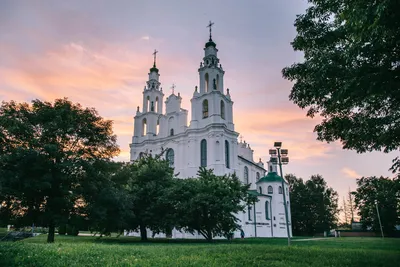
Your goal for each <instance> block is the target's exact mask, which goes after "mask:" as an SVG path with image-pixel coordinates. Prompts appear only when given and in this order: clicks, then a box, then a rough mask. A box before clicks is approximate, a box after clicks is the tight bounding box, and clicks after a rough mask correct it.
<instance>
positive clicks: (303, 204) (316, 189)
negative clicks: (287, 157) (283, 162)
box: [285, 174, 339, 235]
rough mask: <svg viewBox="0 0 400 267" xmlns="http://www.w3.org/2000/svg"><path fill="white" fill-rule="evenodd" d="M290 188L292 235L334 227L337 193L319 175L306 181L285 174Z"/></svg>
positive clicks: (308, 233)
mask: <svg viewBox="0 0 400 267" xmlns="http://www.w3.org/2000/svg"><path fill="white" fill-rule="evenodd" d="M285 178H286V179H287V181H288V182H289V188H290V201H291V204H290V209H291V215H292V231H293V234H294V235H314V234H316V233H322V232H324V231H329V230H331V229H332V228H334V227H335V226H336V224H337V216H338V212H339V210H338V195H337V192H336V191H334V190H333V189H332V188H330V187H328V186H327V184H326V182H325V180H324V178H323V177H322V176H320V175H313V176H311V179H310V180H307V181H306V182H304V181H303V179H302V178H297V177H296V176H294V175H291V174H289V175H286V177H285Z"/></svg>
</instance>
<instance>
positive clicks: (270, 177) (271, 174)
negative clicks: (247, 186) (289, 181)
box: [256, 172, 286, 184]
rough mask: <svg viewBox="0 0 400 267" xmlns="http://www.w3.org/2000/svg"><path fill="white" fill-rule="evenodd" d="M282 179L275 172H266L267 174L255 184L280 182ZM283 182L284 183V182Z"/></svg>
mask: <svg viewBox="0 0 400 267" xmlns="http://www.w3.org/2000/svg"><path fill="white" fill-rule="evenodd" d="M282 180H283V179H282V177H280V176H279V175H278V174H277V173H276V172H268V174H267V175H266V176H264V177H262V178H260V180H258V181H257V182H256V184H258V183H261V182H269V183H271V182H282ZM284 182H286V181H285V180H284Z"/></svg>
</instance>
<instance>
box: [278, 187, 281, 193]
mask: <svg viewBox="0 0 400 267" xmlns="http://www.w3.org/2000/svg"><path fill="white" fill-rule="evenodd" d="M278 194H282V186H280V187H278Z"/></svg>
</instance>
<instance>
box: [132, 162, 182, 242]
mask: <svg viewBox="0 0 400 267" xmlns="http://www.w3.org/2000/svg"><path fill="white" fill-rule="evenodd" d="M127 172H129V173H130V178H129V180H128V194H129V198H130V203H131V207H129V210H130V211H131V220H130V222H129V228H128V229H130V230H136V229H139V230H140V236H141V240H142V241H146V240H147V231H146V228H148V229H150V230H151V231H153V232H156V233H158V232H164V231H166V230H167V229H169V228H170V226H171V219H173V218H171V216H172V215H171V210H172V207H171V206H170V202H169V201H168V199H167V198H166V197H165V195H166V194H167V192H168V190H170V188H171V186H172V184H173V177H174V175H173V168H171V167H170V165H169V162H168V161H166V160H163V159H161V158H160V155H157V156H155V157H153V156H152V155H151V154H143V156H142V157H141V158H140V159H139V160H137V161H135V162H133V163H132V164H131V165H129V169H127Z"/></svg>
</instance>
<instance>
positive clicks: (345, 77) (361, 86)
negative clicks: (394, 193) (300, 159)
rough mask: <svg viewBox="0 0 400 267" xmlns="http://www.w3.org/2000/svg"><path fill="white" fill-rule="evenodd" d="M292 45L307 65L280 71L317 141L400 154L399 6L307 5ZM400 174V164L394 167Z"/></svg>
mask: <svg viewBox="0 0 400 267" xmlns="http://www.w3.org/2000/svg"><path fill="white" fill-rule="evenodd" d="M308 2H309V3H311V6H310V7H309V8H308V9H307V11H306V13H305V14H302V15H299V16H298V17H297V19H296V21H295V26H296V29H297V36H296V38H295V39H294V41H293V42H292V46H293V48H294V50H296V51H302V52H303V53H304V61H303V62H301V63H295V64H293V65H292V66H290V67H286V68H284V69H283V70H282V74H283V77H284V78H286V79H288V80H290V81H294V85H293V88H292V90H291V93H290V97H289V98H290V100H292V101H293V102H294V103H295V104H297V105H298V106H299V107H301V108H303V109H305V108H307V109H308V111H307V116H310V117H314V116H315V115H317V114H320V115H321V116H322V118H323V120H322V122H321V123H320V124H318V125H316V126H315V129H314V131H316V132H317V133H318V140H321V141H327V142H333V141H335V140H340V141H341V142H342V144H343V148H344V149H353V150H356V151H357V152H358V153H364V152H366V151H373V150H377V151H381V150H383V151H384V152H385V153H387V152H390V151H394V150H398V149H399V147H400V61H399V58H400V42H399V36H400V20H399V19H398V18H399V17H400V2H399V1H398V0H382V1H365V0H354V1H344V0H326V1H320V0H309V1H308ZM393 163H394V164H393V166H392V168H391V169H392V170H393V172H396V170H397V171H400V158H399V157H397V158H396V159H394V160H393Z"/></svg>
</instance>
